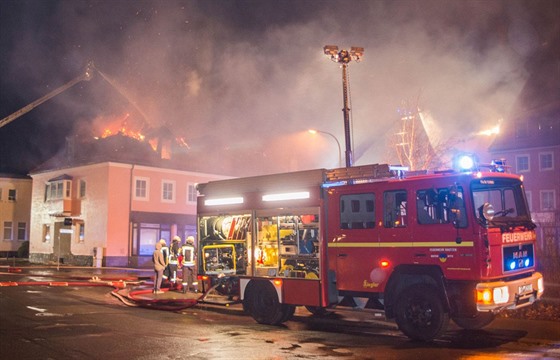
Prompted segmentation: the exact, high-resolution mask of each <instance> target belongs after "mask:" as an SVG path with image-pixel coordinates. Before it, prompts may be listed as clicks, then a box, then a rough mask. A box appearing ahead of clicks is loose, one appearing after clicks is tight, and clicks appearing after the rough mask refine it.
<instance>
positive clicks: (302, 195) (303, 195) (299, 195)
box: [262, 191, 310, 201]
mask: <svg viewBox="0 0 560 360" xmlns="http://www.w3.org/2000/svg"><path fill="white" fill-rule="evenodd" d="M309 196H310V195H309V191H300V192H291V193H281V194H267V195H263V197H262V201H282V200H298V199H309Z"/></svg>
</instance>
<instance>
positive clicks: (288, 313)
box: [280, 304, 296, 324]
mask: <svg viewBox="0 0 560 360" xmlns="http://www.w3.org/2000/svg"><path fill="white" fill-rule="evenodd" d="M282 312H283V313H284V315H283V316H282V319H281V320H280V323H281V324H282V323H285V322H286V321H288V320H290V319H291V318H292V316H294V313H295V312H296V307H295V306H294V305H288V304H282Z"/></svg>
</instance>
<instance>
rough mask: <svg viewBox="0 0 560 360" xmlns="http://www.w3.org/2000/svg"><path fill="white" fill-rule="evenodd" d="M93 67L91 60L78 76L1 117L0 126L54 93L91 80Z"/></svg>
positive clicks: (49, 97)
mask: <svg viewBox="0 0 560 360" xmlns="http://www.w3.org/2000/svg"><path fill="white" fill-rule="evenodd" d="M94 69H95V68H94V66H93V62H89V63H88V65H87V66H86V70H85V71H84V73H83V74H81V75H80V76H78V77H76V78H74V79H72V80H70V81H69V82H67V83H66V84H64V85H62V86H61V87H59V88H56V89H55V90H53V91H51V92H50V93H48V94H46V95H45V96H43V97H41V98H39V99H37V100H35V101H33V102H32V103H30V104H29V105H27V106H25V107H23V108H21V109H19V110H18V111H16V112H14V113H13V114H11V115H8V116H6V117H5V118H3V119H2V120H0V128H2V127H3V126H5V125H8V124H9V123H10V122H12V121H14V120H15V119H17V118H18V117H20V116H22V115H25V114H27V113H28V112H30V111H31V110H33V109H34V108H36V107H37V106H39V105H41V104H42V103H44V102H45V101H47V100H49V99H51V98H53V97H55V96H56V95H58V94H60V93H61V92H64V91H66V90H68V89H69V88H71V87H72V86H74V85H76V84H77V83H79V82H81V81H89V80H91V78H92V77H93V70H94Z"/></svg>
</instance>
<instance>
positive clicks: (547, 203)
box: [540, 190, 556, 211]
mask: <svg viewBox="0 0 560 360" xmlns="http://www.w3.org/2000/svg"><path fill="white" fill-rule="evenodd" d="M540 194H541V210H543V211H546V210H554V209H556V192H555V191H554V190H541V192H540Z"/></svg>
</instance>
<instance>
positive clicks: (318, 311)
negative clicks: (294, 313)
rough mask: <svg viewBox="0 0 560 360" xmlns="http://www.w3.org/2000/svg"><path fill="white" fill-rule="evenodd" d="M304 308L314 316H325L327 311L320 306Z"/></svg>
mask: <svg viewBox="0 0 560 360" xmlns="http://www.w3.org/2000/svg"><path fill="white" fill-rule="evenodd" d="M305 308H306V309H307V311H309V312H310V313H312V314H313V315H315V316H323V315H326V314H327V309H325V308H324V307H321V306H306V307H305Z"/></svg>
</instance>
